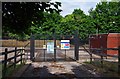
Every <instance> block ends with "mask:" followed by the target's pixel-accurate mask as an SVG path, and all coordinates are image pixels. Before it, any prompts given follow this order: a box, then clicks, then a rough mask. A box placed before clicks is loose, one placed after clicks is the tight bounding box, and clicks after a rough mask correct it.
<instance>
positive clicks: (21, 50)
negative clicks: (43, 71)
mask: <svg viewBox="0 0 120 79" xmlns="http://www.w3.org/2000/svg"><path fill="white" fill-rule="evenodd" d="M22 54H23V50H21V56H20V57H21V58H20V59H21V64H22V61H23V57H22V56H23V55H22Z"/></svg>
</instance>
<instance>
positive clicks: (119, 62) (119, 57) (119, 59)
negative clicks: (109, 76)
mask: <svg viewBox="0 0 120 79" xmlns="http://www.w3.org/2000/svg"><path fill="white" fill-rule="evenodd" d="M118 74H120V46H118Z"/></svg>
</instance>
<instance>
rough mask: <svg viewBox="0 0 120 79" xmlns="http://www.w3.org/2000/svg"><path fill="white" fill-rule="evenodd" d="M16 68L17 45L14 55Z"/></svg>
mask: <svg viewBox="0 0 120 79" xmlns="http://www.w3.org/2000/svg"><path fill="white" fill-rule="evenodd" d="M14 57H15V58H14V68H16V58H17V47H15V55H14Z"/></svg>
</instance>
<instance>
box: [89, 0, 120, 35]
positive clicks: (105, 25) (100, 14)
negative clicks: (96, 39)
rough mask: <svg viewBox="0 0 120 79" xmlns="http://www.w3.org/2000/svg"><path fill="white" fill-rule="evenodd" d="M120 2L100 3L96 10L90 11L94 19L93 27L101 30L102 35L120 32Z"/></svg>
mask: <svg viewBox="0 0 120 79" xmlns="http://www.w3.org/2000/svg"><path fill="white" fill-rule="evenodd" d="M119 7H120V1H119V2H100V3H99V4H97V5H96V8H95V10H91V11H90V17H91V18H93V26H94V27H95V28H98V29H99V32H100V33H108V32H109V31H111V30H112V32H120V28H119V24H120V22H119V20H120V14H119V13H120V8H119Z"/></svg>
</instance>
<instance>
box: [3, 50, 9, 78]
mask: <svg viewBox="0 0 120 79" xmlns="http://www.w3.org/2000/svg"><path fill="white" fill-rule="evenodd" d="M7 52H8V49H7V48H5V57H4V66H3V77H5V75H6V71H7Z"/></svg>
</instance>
